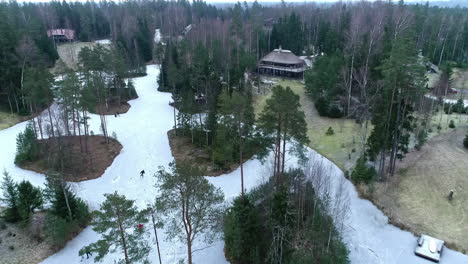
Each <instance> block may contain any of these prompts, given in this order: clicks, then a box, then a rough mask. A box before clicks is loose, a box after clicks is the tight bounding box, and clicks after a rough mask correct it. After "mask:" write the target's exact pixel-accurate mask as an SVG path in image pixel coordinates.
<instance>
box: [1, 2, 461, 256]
mask: <svg viewBox="0 0 468 264" xmlns="http://www.w3.org/2000/svg"><path fill="white" fill-rule="evenodd" d="M467 11H468V9H467V8H464V7H459V6H457V7H451V8H448V7H443V8H442V7H438V6H436V5H430V3H429V2H427V3H424V4H407V3H405V2H404V1H403V0H400V1H372V2H368V1H360V2H356V3H345V2H341V1H339V2H336V3H333V4H327V5H324V4H320V3H314V2H310V3H309V2H308V3H294V4H292V3H286V2H285V1H282V2H281V3H278V4H275V5H271V4H265V5H264V4H262V3H259V2H257V1H254V2H252V3H247V2H243V3H241V2H237V3H233V4H232V5H227V6H216V5H214V4H209V3H206V2H205V1H203V0H194V1H188V0H177V1H164V0H154V1H150V0H142V1H124V2H113V1H100V2H89V1H88V2H66V1H63V2H60V1H52V2H46V3H21V4H20V3H17V2H1V3H0V16H1V17H2V18H4V19H2V20H0V58H1V60H0V112H2V113H7V114H9V115H14V116H19V117H21V118H24V119H22V120H29V121H28V124H27V125H26V126H25V128H24V130H23V131H22V132H20V133H19V134H18V135H17V136H16V145H15V146H16V154H15V158H14V164H15V166H18V167H20V168H23V169H26V170H32V171H35V172H39V173H43V174H45V175H46V177H45V179H46V184H45V185H44V186H43V187H42V188H41V187H37V186H34V185H33V184H32V183H31V182H29V181H28V180H23V181H21V182H15V181H14V180H13V178H14V177H13V178H12V177H11V173H9V172H7V171H5V172H4V177H3V180H2V181H1V190H2V191H3V195H2V200H1V201H2V203H3V204H4V206H5V208H4V209H2V211H1V213H2V221H6V222H8V223H16V224H17V225H20V226H22V228H27V227H28V226H30V225H31V221H32V220H31V219H35V218H34V217H32V216H33V215H35V214H36V213H39V212H44V214H45V216H44V224H43V227H42V228H43V230H44V234H42V233H41V232H38V233H37V234H34V235H35V236H37V237H39V238H41V239H46V240H47V241H48V243H50V244H51V246H52V247H53V248H54V250H55V251H57V250H60V249H61V248H63V247H64V246H65V245H66V243H67V241H69V240H71V239H73V238H74V237H75V236H76V235H78V234H79V232H81V231H82V230H83V229H85V228H86V227H87V226H90V227H92V229H93V230H94V232H96V233H97V234H99V235H100V237H101V239H100V240H98V241H95V242H91V243H88V244H87V245H84V246H83V247H81V248H80V250H79V252H75V253H76V255H79V256H80V257H81V258H89V257H92V258H93V259H94V261H96V262H99V261H102V260H104V259H106V255H113V254H114V252H116V251H118V252H119V253H118V254H119V255H118V256H122V259H120V260H119V261H121V262H122V263H126V264H129V263H140V262H145V261H147V260H148V258H150V257H149V256H150V252H152V251H153V250H155V249H152V248H153V244H149V243H148V242H149V240H148V239H146V237H147V236H148V234H149V233H154V237H155V245H154V247H155V248H157V253H158V259H159V263H162V261H161V253H163V254H162V255H163V259H164V252H160V244H159V243H160V242H158V234H157V231H159V230H161V231H162V230H164V231H165V232H164V233H165V235H166V237H165V239H167V240H168V241H178V242H179V243H182V244H183V245H184V246H185V247H186V248H185V249H184V250H185V251H186V252H185V257H186V260H187V263H189V264H192V263H194V262H195V261H194V260H193V259H192V257H193V255H195V254H194V253H195V252H197V251H198V249H195V248H196V247H197V246H198V245H199V244H197V243H199V242H198V241H199V240H200V239H201V237H206V240H207V241H208V242H207V243H208V244H211V243H213V242H214V241H216V239H217V236H219V235H221V236H222V238H223V239H224V255H225V258H226V259H227V260H229V261H230V262H231V263H233V264H244V263H277V264H281V263H285V264H287V263H350V257H349V254H350V253H349V251H350V249H349V248H348V247H347V245H346V241H345V237H344V235H343V234H344V232H345V219H346V218H347V213H349V210H350V209H349V208H347V205H348V204H347V203H348V202H349V201H348V199H349V198H347V197H346V195H345V191H344V190H343V188H345V187H343V186H344V183H342V182H340V183H336V184H337V186H338V187H337V190H334V189H333V187H331V186H332V185H333V184H335V183H332V180H330V179H329V178H328V177H327V176H328V175H329V174H330V171H327V170H326V169H325V168H324V167H323V165H318V164H316V163H314V162H313V160H311V157H310V155H309V154H308V153H309V150H308V148H309V147H313V146H314V144H316V143H317V142H313V141H314V139H315V137H311V136H310V134H311V133H312V134H314V133H315V134H318V133H319V132H318V127H319V126H320V124H317V125H316V126H314V125H315V124H314V123H313V122H312V123H310V122H308V120H309V118H310V116H309V113H310V111H316V112H317V113H318V118H321V119H317V120H328V122H334V121H330V120H340V121H350V122H351V123H353V124H355V125H356V126H359V127H360V130H359V132H356V133H354V134H352V135H351V134H350V135H348V137H349V138H351V137H352V141H353V148H352V151H351V150H348V149H345V147H344V143H343V147H342V148H343V150H340V151H342V152H344V153H346V154H347V157H349V158H348V159H347V160H346V162H344V164H345V165H344V166H339V167H340V169H341V170H343V172H344V175H345V177H346V178H348V179H350V180H351V181H352V182H353V183H354V184H356V186H358V187H359V190H360V191H361V192H362V193H361V194H362V196H364V197H365V196H367V195H369V193H371V194H370V195H369V197H370V196H372V195H375V194H372V193H373V192H374V189H377V191H376V192H375V193H377V195H380V191H379V187H378V186H380V185H379V183H387V182H391V181H392V178H393V179H395V178H397V177H399V175H400V173H401V171H402V170H401V167H399V166H400V165H399V164H403V163H404V162H405V161H406V160H407V159H406V160H405V158H406V157H407V156H408V155H411V153H412V152H414V151H420V150H421V149H423V148H424V147H425V146H426V144H427V142H428V141H429V140H431V139H432V138H433V137H436V136H438V135H441V134H443V133H444V131H445V129H447V131H448V132H447V133H450V131H451V130H450V129H453V130H454V131H455V128H458V127H460V128H461V129H464V130H463V133H464V134H463V136H464V138H463V139H461V140H459V138H458V137H457V138H456V140H457V142H458V141H459V142H458V143H460V145H464V147H465V148H466V149H468V133H467V131H466V129H465V127H466V125H467V124H466V122H465V121H463V120H462V119H463V118H462V117H464V115H465V114H468V105H467V103H466V100H464V99H465V98H464V97H462V96H463V94H464V91H461V90H463V89H461V90H460V91H458V90H457V89H459V88H457V87H458V86H457V87H456V86H455V81H454V77H453V76H455V75H456V74H463V72H464V71H465V70H466V69H467V68H468V12H467ZM56 28H67V29H73V30H74V31H75V40H74V42H75V43H81V42H89V43H91V42H95V41H97V40H102V39H106V40H107V39H108V40H109V41H110V43H111V44H109V45H101V44H93V46H92V47H84V48H81V50H80V52H79V53H78V56H77V65H78V66H77V68H76V69H71V68H67V67H65V68H62V69H60V70H58V71H57V70H56V69H57V67H56V66H57V61H58V60H59V57H60V56H59V52H58V49H59V47H60V45H68V44H61V43H56V42H54V41H53V40H52V39H51V38H49V37H48V36H47V30H49V29H56ZM156 32H159V33H160V34H161V35H160V36H158V37H159V39H157V37H156V34H159V33H156ZM69 44H71V45H73V43H69ZM274 49H284V50H289V51H291V52H292V53H293V54H295V55H297V56H303V57H307V58H309V59H310V60H311V61H312V63H313V65H312V66H311V67H308V68H307V70H306V71H305V72H304V76H303V78H302V79H301V80H289V79H286V83H292V84H294V85H297V86H293V85H291V86H290V85H282V83H279V81H277V79H275V78H272V80H273V81H271V82H274V83H275V85H271V86H268V88H267V90H268V92H267V93H268V96H265V97H264V98H265V99H264V101H263V103H262V104H260V103H259V99H258V98H261V97H262V96H264V93H262V92H259V91H261V87H266V86H267V85H266V84H265V83H266V82H265V78H264V76H261V75H260V74H259V72H258V71H257V66H258V62H259V61H260V59H261V58H263V57H264V56H265V55H267V54H269V53H270V52H272V51H273V50H274ZM153 64H157V65H158V66H157V67H158V73H157V76H158V77H157V80H156V79H155V80H154V81H157V85H154V87H152V89H154V90H156V89H157V91H158V92H160V93H163V94H167V95H169V98H170V101H169V102H165V104H169V105H170V107H171V121H172V120H173V122H172V124H171V126H172V129H170V130H169V131H168V132H167V137H168V139H169V140H168V141H169V144H170V147H171V151H172V156H173V157H171V158H174V161H173V162H171V163H170V164H165V165H164V166H157V167H158V169H157V171H152V172H150V173H152V174H154V175H147V176H144V174H145V170H144V169H143V170H142V171H141V172H140V178H141V179H143V178H144V177H147V178H148V177H151V178H152V179H154V180H155V182H156V184H154V183H153V182H152V183H151V186H153V187H154V188H152V189H151V190H152V191H151V195H152V196H151V199H152V200H151V202H148V201H146V200H145V201H139V200H138V199H134V198H132V197H126V196H125V195H124V193H123V192H122V190H119V192H118V191H117V190H115V192H107V193H105V194H104V198H102V197H101V198H102V199H99V205H96V204H94V207H93V209H96V210H94V211H92V210H91V209H90V208H89V206H88V204H87V203H86V200H85V199H84V198H82V197H81V196H80V194H79V192H76V191H75V190H74V189H73V188H72V187H73V186H75V185H73V184H71V182H81V181H89V180H93V179H97V178H99V177H101V175H103V174H104V173H105V171H106V169H107V167H110V166H112V163H113V161H114V159H116V157H118V155H120V154H119V153H120V152H121V149H122V148H124V151H125V144H124V143H125V142H126V140H127V139H128V136H126V137H124V138H122V142H120V141H119V139H118V135H117V134H116V133H115V132H114V131H112V129H116V128H115V126H112V125H111V124H113V122H115V120H119V116H120V115H122V116H125V115H126V114H127V112H129V113H131V111H132V110H131V109H132V108H134V104H133V103H132V100H140V99H142V98H139V96H140V95H139V93H138V92H137V88H136V82H138V80H139V78H146V77H151V78H153V76H152V75H150V74H149V73H148V70H147V69H148V67H150V66H151V65H153ZM431 74H435V75H437V78H436V79H435V81H433V82H430V81H429V79H428V76H432V75H431ZM140 80H141V79H140ZM463 85H464V84H463ZM297 87H303V91H304V94H305V95H306V97H305V98H304V97H301V96H300V95H298V94H297ZM457 92H458V93H457ZM450 96H451V97H450ZM455 97H456V98H455ZM446 98H452V99H448V100H446ZM453 98H455V99H453ZM304 100H310V102H311V104H310V105H313V107H314V109H313V110H312V109H307V107H306V105H305V104H304ZM307 106H309V105H307ZM152 114H153V115H154V120H156V121H154V120H153V121H154V122H158V118H161V117H160V116H159V115H163V114H162V113H152ZM166 115H167V113H166ZM457 116H458V119H456V117H457ZM134 118H138V117H134ZM443 118H444V120H443ZM454 119H456V120H458V121H457V123H456V124H455V121H454ZM434 120H435V121H434ZM449 120H450V121H449ZM443 121H444V122H445V121H446V122H447V124H445V123H444V122H443ZM133 124H134V123H133V121H128V123H127V124H125V125H126V126H128V127H131V126H132V125H133ZM327 124H328V123H327ZM93 125H96V126H97V129H96V127H94V130H92V129H91V128H90V127H92V126H93ZM445 126H447V128H445ZM433 130H436V131H433ZM320 133H321V132H320ZM336 133H340V132H338V129H337V127H334V128H332V127H331V126H330V127H328V126H327V132H326V135H323V136H324V137H326V136H327V137H328V138H332V139H333V137H334V135H335V134H336ZM436 133H438V134H437V135H435V134H436ZM322 134H324V133H322ZM465 134H466V136H465ZM154 136H155V137H156V135H154ZM164 136H166V135H164ZM119 137H120V135H119ZM177 141H179V144H178V145H179V146H181V145H182V146H183V147H184V148H185V149H188V151H187V152H186V153H182V150H177V149H174V148H175V147H174V146H176V143H177ZM180 142H182V143H180ZM121 143H122V144H121ZM458 143H457V144H458ZM122 145H123V147H122ZM431 146H432V145H431ZM148 147H153V146H148ZM157 151H158V150H154V152H157ZM177 151H179V153H177ZM465 151H466V150H465ZM181 153H182V154H181ZM351 153H353V154H351ZM319 154H323V155H324V156H326V157H327V158H329V159H330V160H332V161H333V162H335V163H339V162H341V161H342V160H338V162H337V161H336V160H334V156H327V155H326V154H328V153H319ZM352 155H353V156H352ZM103 157H105V158H103ZM252 159H255V160H259V161H261V163H262V166H264V167H265V168H268V179H267V180H266V181H264V182H263V183H262V184H261V185H259V186H257V187H256V188H251V187H247V185H248V182H249V177H250V176H251V175H249V174H248V173H245V171H246V168H245V166H248V165H247V162H248V161H251V160H252ZM291 159H294V160H295V161H296V160H297V164H298V165H297V166H296V168H292V167H290V166H289V164H288V163H289V161H290V160H291ZM153 165H154V166H156V164H153ZM158 165H159V164H158ZM338 165H341V164H338ZM237 169H238V170H239V176H240V177H239V180H238V182H239V183H238V186H239V190H240V192H238V193H237V194H236V196H235V197H231V196H230V197H228V196H227V195H225V194H223V191H222V190H221V189H220V188H217V187H215V185H213V184H212V181H211V180H207V179H206V177H204V176H206V175H223V174H229V173H231V172H233V171H236V170H237ZM150 173H147V174H150ZM127 176H128V177H129V175H127ZM119 177H120V175H119ZM219 177H222V176H219ZM213 178H215V177H213ZM236 182H237V181H236ZM362 186H364V187H362ZM375 186H377V187H375ZM236 188H237V187H236ZM385 188H386V187H385ZM332 189H333V190H332ZM363 190H364V191H363ZM385 190H386V189H385ZM444 192H445V190H444ZM225 196H226V197H225ZM332 196H333V198H332ZM370 199H371V200H372V201H373V202H376V203H379V202H378V201H376V200H378V199H377V198H370ZM142 204H145V206H142ZM2 223H3V222H2ZM135 223H138V224H137V225H135ZM0 224H1V223H0ZM0 227H1V226H0ZM404 227H405V226H404ZM405 228H406V229H410V230H412V231H414V229H411V227H405ZM417 231H420V230H417ZM151 235H152V236H153V234H151ZM160 239H161V236H160ZM0 243H1V240H0ZM151 243H152V242H151ZM151 254H152V253H151ZM153 257H154V256H152V257H151V258H153ZM184 261H185V260H184ZM154 263H156V262H154ZM184 263H185V262H184Z"/></svg>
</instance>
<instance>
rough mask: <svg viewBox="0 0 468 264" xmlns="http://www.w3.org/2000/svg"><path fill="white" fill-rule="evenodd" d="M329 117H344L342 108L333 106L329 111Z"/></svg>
mask: <svg viewBox="0 0 468 264" xmlns="http://www.w3.org/2000/svg"><path fill="white" fill-rule="evenodd" d="M328 117H331V118H340V117H343V112H342V111H341V110H340V108H339V107H338V106H337V105H332V106H331V107H330V110H329V111H328Z"/></svg>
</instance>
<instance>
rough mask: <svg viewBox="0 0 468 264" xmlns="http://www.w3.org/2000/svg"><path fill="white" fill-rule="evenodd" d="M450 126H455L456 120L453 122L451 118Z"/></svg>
mask: <svg viewBox="0 0 468 264" xmlns="http://www.w3.org/2000/svg"><path fill="white" fill-rule="evenodd" d="M449 127H450V128H455V122H453V120H450V123H449Z"/></svg>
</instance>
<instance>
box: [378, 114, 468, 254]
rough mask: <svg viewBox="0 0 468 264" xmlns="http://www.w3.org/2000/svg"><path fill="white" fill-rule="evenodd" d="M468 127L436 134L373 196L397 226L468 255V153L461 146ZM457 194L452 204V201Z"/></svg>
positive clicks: (401, 164)
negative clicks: (426, 235) (452, 193)
mask: <svg viewBox="0 0 468 264" xmlns="http://www.w3.org/2000/svg"><path fill="white" fill-rule="evenodd" d="M466 124H467V123H466V122H465V123H464V124H463V125H460V126H459V127H458V128H457V129H450V131H449V132H445V133H441V134H440V135H436V136H434V137H433V138H432V139H431V140H429V141H428V143H427V144H426V145H424V146H423V148H422V150H421V151H414V152H411V153H409V154H408V156H407V157H406V158H405V159H404V160H403V161H402V162H401V163H399V164H398V168H399V169H398V171H397V175H395V177H394V179H392V180H390V181H389V182H387V183H377V184H376V185H377V187H376V191H375V193H374V198H375V199H376V202H377V203H378V204H379V205H380V206H381V207H382V208H384V211H386V214H387V215H389V216H390V217H391V218H392V219H393V220H394V221H396V222H397V223H401V224H403V225H404V226H405V227H406V228H408V229H410V230H411V231H413V232H415V233H418V234H421V233H425V234H429V235H431V236H435V237H438V238H440V239H443V240H445V241H446V242H448V245H449V246H451V247H452V248H454V249H457V250H461V251H462V252H465V253H467V252H468V225H467V224H466V223H467V221H468V193H467V192H466V190H467V189H468V177H467V172H468V162H467V161H468V150H467V149H465V148H464V147H463V145H462V140H463V138H464V135H465V134H466V132H467V125H466ZM450 190H454V192H455V196H454V199H453V200H452V201H449V200H448V199H447V196H448V194H449V192H450Z"/></svg>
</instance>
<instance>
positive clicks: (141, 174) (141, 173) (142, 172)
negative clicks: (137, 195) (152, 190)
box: [140, 170, 145, 178]
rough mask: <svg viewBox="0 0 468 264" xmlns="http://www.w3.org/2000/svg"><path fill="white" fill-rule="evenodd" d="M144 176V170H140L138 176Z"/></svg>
mask: <svg viewBox="0 0 468 264" xmlns="http://www.w3.org/2000/svg"><path fill="white" fill-rule="evenodd" d="M143 176H145V170H142V171H140V177H141V178H143Z"/></svg>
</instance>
